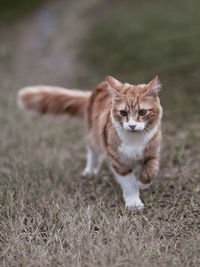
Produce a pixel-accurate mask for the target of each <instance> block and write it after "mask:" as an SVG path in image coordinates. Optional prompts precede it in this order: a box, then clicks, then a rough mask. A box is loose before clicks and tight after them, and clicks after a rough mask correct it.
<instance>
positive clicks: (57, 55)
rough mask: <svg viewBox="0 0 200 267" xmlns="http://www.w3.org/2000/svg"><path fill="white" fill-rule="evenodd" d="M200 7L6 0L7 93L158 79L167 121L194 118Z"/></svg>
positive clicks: (1, 64)
mask: <svg viewBox="0 0 200 267" xmlns="http://www.w3.org/2000/svg"><path fill="white" fill-rule="evenodd" d="M199 6H200V4H199V2H198V0H191V1H187V0H183V1H179V0H173V1H172V0H169V1H167V0H166V1H158V0H152V1H145V0H143V1H139V0H134V1H133V0H132V1H131V0H124V1H118V0H115V1H114V0H109V1H100V0H93V1H92V0H86V1H70V0H65V1H64V0H59V1H48V0H44V1H42V0H30V1H25V0H21V1H16V0H2V1H1V8H0V23H1V27H0V31H1V34H0V36H1V43H0V59H1V60H0V70H1V74H0V75H1V91H6V92H8V91H11V88H12V90H14V89H15V90H17V89H18V88H20V87H23V86H26V85H30V84H38V83H40V84H41V83H43V84H44V83H45V84H52V85H60V86H65V87H80V88H83V89H84V88H90V89H92V88H93V87H94V86H95V85H96V84H97V83H98V82H100V81H102V80H104V79H105V76H106V75H107V74H111V75H113V76H116V77H117V78H118V79H121V80H122V81H127V82H132V83H140V82H141V83H142V82H148V81H149V80H150V79H152V77H154V76H155V75H157V74H158V75H159V77H160V80H161V82H162V83H163V89H164V90H163V92H162V94H161V98H162V101H163V105H165V102H167V107H168V108H167V109H166V110H165V115H166V116H167V115H168V112H172V111H173V117H174V112H176V114H178V115H179V116H184V118H185V119H186V118H187V119H190V118H191V113H192V114H193V116H192V117H193V119H194V117H195V116H194V115H195V114H196V113H198V106H199V104H200V102H199V101H200V98H199V86H198V84H199V79H200V78H199V68H200V62H199V57H200V49H199V40H200V22H199V20H200V19H199V13H198V10H199ZM13 82H14V84H13ZM12 92H13V91H12ZM183 107H184V108H183ZM169 115H170V114H169Z"/></svg>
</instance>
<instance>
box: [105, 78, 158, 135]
mask: <svg viewBox="0 0 200 267" xmlns="http://www.w3.org/2000/svg"><path fill="white" fill-rule="evenodd" d="M107 83H108V86H109V88H110V90H111V92H112V94H113V106H112V115H113V118H114V120H115V121H116V122H119V124H120V125H121V126H122V127H123V129H124V130H126V131H130V132H136V131H148V130H151V129H153V128H154V126H155V125H156V124H157V123H158V121H159V120H160V118H161V116H162V108H161V105H160V101H159V98H158V90H159V89H160V83H159V81H158V77H155V78H154V79H153V80H152V81H151V82H150V83H148V84H139V85H131V84H127V83H125V84H123V83H121V82H119V81H118V80H116V79H115V78H113V77H111V76H108V77H107Z"/></svg>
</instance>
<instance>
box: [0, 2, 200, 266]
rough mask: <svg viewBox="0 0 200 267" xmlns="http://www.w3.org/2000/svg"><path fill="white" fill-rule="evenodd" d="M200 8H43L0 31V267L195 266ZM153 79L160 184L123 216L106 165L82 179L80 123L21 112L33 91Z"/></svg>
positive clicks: (198, 251)
mask: <svg viewBox="0 0 200 267" xmlns="http://www.w3.org/2000/svg"><path fill="white" fill-rule="evenodd" d="M199 8H200V4H199V2H198V1H197V0H192V1H187V0H182V1H178V0H174V1H171V0H170V1H167V0H166V1H158V0H152V1H147V0H144V1H139V0H138V1H129V0H125V1H123V4H122V1H109V2H108V1H100V0H99V1H98V0H95V1H92V0H85V1H64V0H61V1H59V4H56V3H55V2H53V1H52V2H47V1H45V3H44V4H43V5H41V6H40V7H38V8H37V9H35V10H34V12H32V13H31V14H27V15H24V16H23V18H21V19H20V18H18V19H17V20H15V22H14V23H13V22H12V23H10V24H9V25H7V27H6V28H5V26H4V27H1V28H0V35H1V43H0V81H1V89H0V142H1V148H0V159H1V160H0V266H7V267H8V266H9V267H11V266H22V267H30V266H31V267H35V266H38V267H39V266H40V267H44V266H70V267H71V266H74V267H75V266H76V267H77V266H90V267H93V266H116V267H124V266H125V267H126V266H137V267H153V266H155V267H156V266H178V267H180V266H181V267H182V266H184V267H185V266H188V267H189V266H190V267H191V266H193V267H197V266H200V166H199V165H200V60H199V59H200V45H199V44H200V34H199V33H200V18H199ZM106 74H111V75H114V76H116V77H118V78H119V79H121V80H122V81H127V82H132V83H134V82H135V83H137V82H145V81H148V80H150V79H151V78H152V77H153V76H155V75H156V74H159V76H160V79H161V81H162V83H163V91H162V92H161V93H160V96H161V102H162V105H163V108H164V117H163V145H162V153H161V169H160V174H159V177H158V178H157V179H156V180H155V181H154V183H153V185H152V186H151V187H150V188H149V189H148V190H147V191H144V192H142V194H141V197H142V199H143V201H144V203H145V209H144V210H143V211H142V212H131V211H129V210H127V209H125V208H124V203H123V199H122V194H121V190H120V188H119V186H118V185H117V184H116V183H115V181H114V179H113V178H112V177H111V173H110V172H109V170H108V168H107V166H106V164H104V165H103V166H102V169H101V172H100V174H99V176H98V177H96V178H90V179H86V178H82V177H81V175H80V174H81V171H82V169H83V168H84V165H85V160H86V158H85V143H84V133H85V130H84V122H83V121H82V120H80V119H77V118H73V119H72V118H70V117H68V116H65V117H48V116H47V117H39V116H32V115H30V114H27V113H24V112H22V111H20V110H18V108H17V105H16V95H17V91H18V89H20V88H21V87H23V86H26V85H31V84H39V83H40V84H42V83H43V84H44V83H45V84H51V85H59V86H64V87H79V88H83V89H87V88H90V89H91V90H92V88H93V87H94V86H95V85H96V84H97V83H98V82H99V81H101V80H102V79H104V77H105V75H106Z"/></svg>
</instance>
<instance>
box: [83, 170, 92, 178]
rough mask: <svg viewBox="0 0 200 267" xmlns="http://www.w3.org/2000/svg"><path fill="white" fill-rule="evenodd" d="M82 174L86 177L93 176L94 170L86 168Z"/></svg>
mask: <svg viewBox="0 0 200 267" xmlns="http://www.w3.org/2000/svg"><path fill="white" fill-rule="evenodd" d="M81 175H82V176H84V177H91V176H92V171H91V170H89V169H88V168H85V169H84V170H83V171H82V173H81Z"/></svg>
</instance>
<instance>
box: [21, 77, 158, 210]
mask: <svg viewBox="0 0 200 267" xmlns="http://www.w3.org/2000/svg"><path fill="white" fill-rule="evenodd" d="M160 87H161V85H160V83H159V80H158V77H155V78H154V79H153V80H152V81H151V82H150V83H148V84H139V85H132V84H129V83H125V84H123V83H121V82H120V81H118V80H117V79H115V78H113V77H111V76H107V78H106V81H105V82H102V83H100V84H99V85H98V86H97V87H96V88H95V89H94V90H93V91H92V92H88V91H87V92H85V91H79V90H69V89H63V88H58V87H50V86H33V87H26V88H24V89H22V90H20V91H19V94H18V103H19V106H20V107H22V108H24V109H28V110H34V111H38V112H39V113H42V114H46V113H52V114H64V113H68V114H71V115H79V116H83V117H84V118H85V122H86V127H87V147H88V148H87V150H88V154H87V164H86V167H85V169H84V171H83V175H84V176H91V175H96V174H97V173H98V171H99V168H100V165H101V162H102V159H103V158H105V159H106V160H107V162H108V164H109V166H110V169H111V171H112V172H113V174H114V176H115V178H116V180H117V182H118V183H119V184H120V185H121V187H122V191H123V197H124V201H125V205H126V207H129V208H133V209H139V210H140V209H142V208H143V207H144V205H143V203H142V201H141V199H140V196H139V190H140V189H145V188H147V187H148V186H149V185H150V184H151V182H152V180H153V179H154V178H155V177H156V175H157V174H158V170H159V159H160V143H161V117H162V107H161V105H160V101H159V97H158V91H159V89H160ZM139 165H140V166H142V168H141V169H140V172H139V173H138V174H137V170H135V169H136V166H139Z"/></svg>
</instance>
